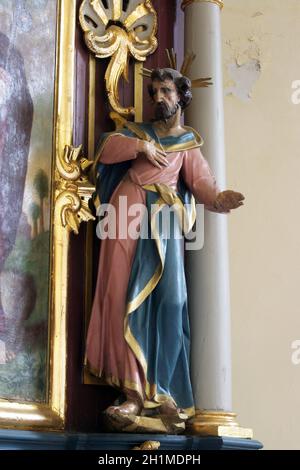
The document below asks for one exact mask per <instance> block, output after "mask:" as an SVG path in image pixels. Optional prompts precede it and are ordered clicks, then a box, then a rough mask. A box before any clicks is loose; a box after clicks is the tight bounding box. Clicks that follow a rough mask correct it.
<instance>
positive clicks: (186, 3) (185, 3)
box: [181, 0, 224, 10]
mask: <svg viewBox="0 0 300 470" xmlns="http://www.w3.org/2000/svg"><path fill="white" fill-rule="evenodd" d="M202 2H208V3H215V4H216V5H218V6H219V7H220V9H221V10H222V8H223V7H224V1H223V0H183V2H182V4H181V8H182V9H183V10H184V9H185V8H186V7H187V6H189V5H191V4H192V3H202Z"/></svg>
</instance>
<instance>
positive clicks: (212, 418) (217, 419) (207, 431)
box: [186, 410, 253, 439]
mask: <svg viewBox="0 0 300 470" xmlns="http://www.w3.org/2000/svg"><path fill="white" fill-rule="evenodd" d="M236 416H237V415H236V413H232V412H227V411H210V410H196V414H195V416H194V417H193V418H192V419H190V420H189V421H188V423H187V424H186V432H187V434H192V435H197V436H217V437H237V438H240V439H253V431H252V429H249V428H242V427H240V426H239V424H238V423H237V421H236Z"/></svg>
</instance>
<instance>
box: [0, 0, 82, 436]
mask: <svg viewBox="0 0 300 470" xmlns="http://www.w3.org/2000/svg"><path fill="white" fill-rule="evenodd" d="M75 28H76V0H68V1H66V0H57V26H56V67H55V96H54V122H53V157H52V172H51V173H52V175H51V176H52V180H51V181H52V191H51V193H52V196H51V226H52V230H51V243H50V253H51V255H50V257H51V262H50V273H49V274H50V276H49V279H50V286H49V289H50V296H49V317H50V320H49V321H50V325H49V326H50V328H49V338H50V341H49V356H48V357H49V360H48V364H49V368H48V401H47V403H46V404H39V403H23V402H22V403H20V402H13V401H11V400H4V399H3V400H0V427H1V428H10V429H12V428H13V429H16V428H18V429H32V430H46V429H47V430H58V429H63V428H64V425H65V414H66V413H65V411H66V356H67V349H66V346H67V343H66V317H67V302H68V299H67V274H68V251H69V236H70V228H69V226H68V224H66V225H65V226H63V224H62V219H61V218H62V209H63V207H65V206H66V205H69V206H70V205H71V206H72V204H73V205H74V201H70V197H71V196H72V195H71V194H69V192H70V191H69V192H67V193H65V194H63V192H64V191H63V188H60V180H61V175H60V174H59V171H58V168H60V167H61V166H62V162H63V160H64V151H65V146H66V145H72V143H73V142H72V141H73V117H74V91H75V79H76V77H75ZM67 163H68V162H67ZM67 163H66V162H65V169H66V170H68V168H67V167H66V165H67ZM73 179H74V178H73ZM58 198H60V199H61V204H57V199H58ZM55 202H56V204H55Z"/></svg>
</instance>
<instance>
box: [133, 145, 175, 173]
mask: <svg viewBox="0 0 300 470" xmlns="http://www.w3.org/2000/svg"><path fill="white" fill-rule="evenodd" d="M138 152H139V153H141V154H143V155H145V156H146V157H147V159H148V160H149V161H150V162H151V163H152V165H154V166H156V167H157V168H161V167H162V166H169V162H168V160H167V158H166V155H167V154H166V153H165V152H164V151H163V150H160V149H158V148H157V147H156V146H155V142H154V140H151V141H150V142H147V141H145V140H141V141H140V142H139V150H138Z"/></svg>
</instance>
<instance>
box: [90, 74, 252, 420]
mask: <svg viewBox="0 0 300 470" xmlns="http://www.w3.org/2000/svg"><path fill="white" fill-rule="evenodd" d="M149 92H150V96H151V98H152V100H153V104H154V110H155V119H154V121H153V122H152V123H142V124H133V123H128V125H127V126H126V128H125V129H123V130H121V131H116V132H114V133H111V134H107V135H105V136H104V137H103V139H102V141H101V145H100V147H99V151H98V153H97V158H96V161H95V170H96V182H97V196H98V198H99V199H100V202H101V204H104V203H107V202H110V204H112V205H113V207H114V208H115V210H116V214H117V217H116V220H117V227H116V237H114V238H113V237H111V238H106V239H105V240H102V242H101V251H100V260H99V272H98V280H97V286H96V292H95V297H94V303H93V309H92V316H91V320H90V325H89V330H88V337H87V349H86V363H87V365H88V367H89V369H90V371H91V372H92V373H94V374H95V375H97V376H98V377H101V378H102V379H104V381H105V382H106V383H107V384H110V385H112V386H115V387H117V388H119V389H120V390H121V391H122V392H123V393H124V395H125V397H126V400H125V401H124V403H122V404H121V405H119V406H111V407H109V408H108V409H107V410H106V413H107V414H109V415H113V414H115V413H116V414H118V415H119V416H124V417H125V416H128V415H135V416H138V415H140V414H141V413H145V410H147V409H152V413H153V409H155V408H156V409H157V412H158V413H159V414H161V415H178V414H179V413H184V415H185V416H186V417H191V416H192V415H193V414H194V400H193V393H192V387H191V381H190V371H189V340H190V332H189V321H188V310H187V290H186V283H185V273H184V251H183V239H179V238H178V237H175V236H174V229H171V231H170V234H169V235H170V236H169V237H164V233H163V228H162V226H161V225H162V224H160V223H159V221H160V217H163V215H164V211H165V210H166V209H168V207H169V206H171V205H172V203H173V202H175V203H178V204H177V207H179V210H177V212H176V211H175V212H174V214H175V215H174V220H175V223H176V221H177V224H178V225H180V222H179V219H180V213H183V212H184V217H185V218H186V219H187V220H189V221H190V223H191V225H192V224H193V222H194V220H193V218H192V217H191V213H189V210H188V209H186V207H191V206H190V205H189V204H188V203H191V202H192V199H193V197H194V198H195V199H196V201H197V202H199V203H202V204H204V205H205V207H206V208H207V209H208V210H212V211H214V212H220V213H228V212H230V210H232V209H235V208H237V207H239V206H241V205H242V204H243V203H242V200H243V199H244V197H243V195H242V194H240V193H237V192H234V191H223V192H220V191H219V189H218V187H217V185H216V181H215V178H214V176H213V175H212V172H211V171H210V168H209V166H208V163H207V161H206V160H205V159H204V157H203V156H202V154H201V151H200V146H201V145H202V139H201V137H200V136H199V135H198V134H197V132H196V131H194V130H193V129H191V128H188V127H185V126H182V125H181V119H180V118H181V114H182V112H183V110H184V109H185V108H186V107H187V106H188V105H189V103H190V101H191V99H192V93H191V82H190V80H189V79H188V78H187V77H184V76H182V75H181V74H180V73H179V72H177V71H176V70H173V69H168V68H167V69H157V70H154V71H153V72H152V76H151V85H150V87H149ZM122 196H123V197H126V198H127V205H128V207H130V206H131V205H132V204H136V203H140V204H143V206H144V207H145V208H147V212H146V211H145V215H144V216H143V215H141V221H140V222H141V225H142V224H143V223H144V224H146V225H148V228H149V231H150V233H151V236H150V238H148V239H146V238H143V237H140V238H138V239H134V238H132V237H130V236H129V235H128V234H127V236H126V237H124V236H122V234H123V232H124V227H121V226H120V225H119V223H118V220H119V218H118V216H119V215H120V214H119V212H120V211H121V210H122V204H121V199H122V198H121V197H122ZM153 205H155V207H156V209H155V213H153V210H151V207H153ZM180 208H181V209H182V210H181V209H180ZM149 214H150V216H149ZM134 219H135V217H134V216H133V215H129V216H128V217H127V219H126V220H127V227H126V228H128V227H129V226H130V223H131V222H133V220H134ZM121 232H122V233H121ZM216 295H218V294H217V293H216Z"/></svg>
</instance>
